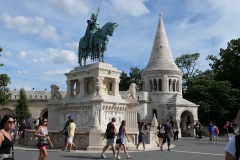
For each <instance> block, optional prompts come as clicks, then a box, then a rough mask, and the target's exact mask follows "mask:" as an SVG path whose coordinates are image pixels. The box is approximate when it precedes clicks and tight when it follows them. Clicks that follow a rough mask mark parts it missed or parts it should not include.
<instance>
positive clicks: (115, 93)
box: [113, 79, 120, 96]
mask: <svg viewBox="0 0 240 160" xmlns="http://www.w3.org/2000/svg"><path fill="white" fill-rule="evenodd" d="M119 82H120V81H119V80H118V79H115V81H114V85H113V86H114V89H113V91H114V95H115V96H117V95H119Z"/></svg>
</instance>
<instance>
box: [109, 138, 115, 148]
mask: <svg viewBox="0 0 240 160" xmlns="http://www.w3.org/2000/svg"><path fill="white" fill-rule="evenodd" d="M107 145H108V146H111V147H115V145H116V143H115V140H114V138H111V139H107Z"/></svg>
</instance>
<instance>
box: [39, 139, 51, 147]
mask: <svg viewBox="0 0 240 160" xmlns="http://www.w3.org/2000/svg"><path fill="white" fill-rule="evenodd" d="M38 144H40V145H41V146H45V145H49V143H48V140H47V139H46V138H38Z"/></svg>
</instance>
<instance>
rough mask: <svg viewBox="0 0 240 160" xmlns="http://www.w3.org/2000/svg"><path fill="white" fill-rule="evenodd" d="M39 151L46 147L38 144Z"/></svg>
mask: <svg viewBox="0 0 240 160" xmlns="http://www.w3.org/2000/svg"><path fill="white" fill-rule="evenodd" d="M37 147H38V149H41V148H46V145H41V144H37Z"/></svg>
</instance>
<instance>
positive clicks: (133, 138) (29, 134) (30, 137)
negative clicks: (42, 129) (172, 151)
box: [24, 130, 158, 150]
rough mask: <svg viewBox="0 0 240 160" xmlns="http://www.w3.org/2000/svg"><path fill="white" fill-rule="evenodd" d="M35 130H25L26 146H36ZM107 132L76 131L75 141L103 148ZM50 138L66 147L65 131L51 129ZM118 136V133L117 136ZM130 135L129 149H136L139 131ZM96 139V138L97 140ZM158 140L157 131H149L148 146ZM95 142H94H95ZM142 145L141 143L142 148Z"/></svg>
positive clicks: (81, 145) (82, 145) (87, 147)
mask: <svg viewBox="0 0 240 160" xmlns="http://www.w3.org/2000/svg"><path fill="white" fill-rule="evenodd" d="M34 132H35V130H27V131H26V132H25V137H24V145H25V146H32V147H33V146H36V144H37V138H36V137H35V136H34ZM104 134H105V133H100V132H98V135H97V136H94V134H93V133H91V132H76V133H75V136H74V143H75V145H76V146H77V147H78V149H80V150H102V148H103V147H104V146H105V144H106V139H104ZM49 136H50V139H51V141H52V143H53V148H54V149H62V148H63V147H64V133H63V132H59V131H49ZM115 137H117V135H116V136H115ZM128 137H129V139H130V142H127V145H126V147H127V149H128V150H135V149H136V144H137V143H138V132H128ZM90 139H94V142H96V143H98V144H94V147H90V146H93V144H92V145H90ZM95 139H96V140H95ZM157 141H158V139H157V136H156V132H155V131H147V141H146V147H148V148H149V147H155V146H156V145H157V144H156V142H157ZM94 142H93V143H94ZM141 147H142V145H140V148H141Z"/></svg>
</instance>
